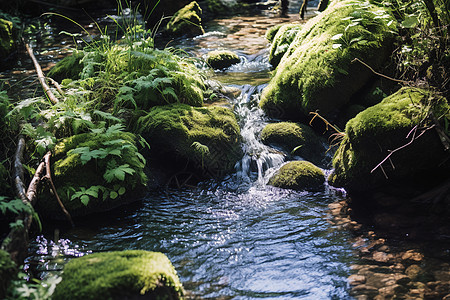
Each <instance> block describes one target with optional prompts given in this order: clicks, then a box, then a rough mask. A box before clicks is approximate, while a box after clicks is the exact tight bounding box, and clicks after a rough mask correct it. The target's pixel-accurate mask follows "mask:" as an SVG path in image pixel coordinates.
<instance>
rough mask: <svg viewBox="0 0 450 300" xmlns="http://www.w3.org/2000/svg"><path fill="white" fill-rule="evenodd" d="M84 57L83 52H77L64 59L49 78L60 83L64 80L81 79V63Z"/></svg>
mask: <svg viewBox="0 0 450 300" xmlns="http://www.w3.org/2000/svg"><path fill="white" fill-rule="evenodd" d="M83 57H84V52H83V51H75V52H73V53H72V54H71V55H69V56H66V57H64V58H63V59H61V60H60V61H58V62H57V63H56V65H55V66H54V67H53V68H51V69H50V71H49V72H48V77H50V78H52V79H54V80H56V81H58V82H61V81H63V80H64V79H74V80H76V79H79V78H80V74H81V72H82V71H83V64H82V63H81V62H80V61H81V60H82V59H83Z"/></svg>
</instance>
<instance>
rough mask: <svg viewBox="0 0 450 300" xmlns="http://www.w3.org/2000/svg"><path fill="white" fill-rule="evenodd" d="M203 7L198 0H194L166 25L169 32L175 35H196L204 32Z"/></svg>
mask: <svg viewBox="0 0 450 300" xmlns="http://www.w3.org/2000/svg"><path fill="white" fill-rule="evenodd" d="M201 14H202V9H201V8H200V6H199V5H198V3H197V2H196V1H192V2H191V3H189V4H188V5H186V6H185V7H183V8H182V9H180V10H179V11H178V12H176V13H175V15H174V16H173V17H172V19H170V21H169V23H168V24H167V26H166V31H167V33H168V34H170V35H173V36H184V35H187V36H196V35H201V34H204V33H205V31H204V30H203V27H202V19H201V18H200V16H201Z"/></svg>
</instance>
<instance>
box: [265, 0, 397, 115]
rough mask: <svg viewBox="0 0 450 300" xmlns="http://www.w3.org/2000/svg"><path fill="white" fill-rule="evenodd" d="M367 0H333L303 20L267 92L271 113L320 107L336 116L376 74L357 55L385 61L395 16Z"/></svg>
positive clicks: (372, 61)
mask: <svg viewBox="0 0 450 300" xmlns="http://www.w3.org/2000/svg"><path fill="white" fill-rule="evenodd" d="M366 3H367V2H363V1H354V0H344V1H333V2H332V3H331V4H330V6H329V7H328V8H327V9H326V10H325V11H324V12H323V13H322V14H320V15H318V16H316V17H314V18H313V19H311V20H309V21H308V22H307V23H306V24H305V25H303V26H302V28H301V29H300V30H299V31H298V33H297V34H296V36H295V38H294V40H293V42H292V43H291V44H290V46H289V48H288V49H287V50H286V51H285V53H284V55H283V57H282V58H281V60H280V63H279V64H278V66H277V69H276V70H275V75H274V77H273V78H272V79H271V81H270V82H269V85H268V86H267V87H266V88H265V89H264V90H263V92H262V95H261V101H260V106H261V108H262V109H263V110H264V111H265V112H266V113H267V114H268V115H269V116H272V117H276V118H282V119H291V120H301V119H308V118H309V113H310V112H315V111H318V112H319V113H320V114H321V115H322V116H325V117H328V118H331V117H333V115H334V114H335V113H336V112H338V111H339V109H341V108H342V107H343V106H344V105H346V104H347V103H349V101H350V100H351V99H352V96H354V95H356V93H357V92H358V91H360V90H361V89H362V88H363V87H364V86H365V85H366V84H367V83H368V82H369V81H370V80H371V79H372V76H373V73H372V72H371V71H370V69H368V68H367V67H365V66H363V65H362V64H360V63H358V62H352V61H353V60H354V59H355V58H359V59H360V60H362V61H364V62H365V63H367V64H368V65H370V66H371V67H374V68H375V69H377V68H379V67H380V66H382V65H383V63H385V61H386V59H387V58H388V57H389V55H390V52H391V51H390V50H391V46H392V41H393V33H392V32H393V29H394V28H395V20H394V18H393V17H392V16H390V15H389V14H388V12H387V11H386V10H385V9H384V8H382V7H379V6H376V5H373V4H370V5H366ZM381 16H383V17H381ZM380 17H381V18H380ZM358 20H359V21H358ZM391 21H392V22H391ZM280 34H281V33H280Z"/></svg>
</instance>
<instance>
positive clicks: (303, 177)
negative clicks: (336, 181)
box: [268, 161, 325, 191]
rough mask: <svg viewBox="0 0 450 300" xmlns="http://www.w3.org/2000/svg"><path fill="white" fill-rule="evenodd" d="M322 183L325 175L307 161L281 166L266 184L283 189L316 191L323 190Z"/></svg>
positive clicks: (292, 162)
mask: <svg viewBox="0 0 450 300" xmlns="http://www.w3.org/2000/svg"><path fill="white" fill-rule="evenodd" d="M324 183H325V175H324V173H323V171H322V170H321V169H320V168H318V167H316V166H315V165H313V164H312V163H310V162H308V161H291V162H288V163H287V164H285V165H283V166H282V167H281V168H280V169H279V170H278V172H276V173H275V175H274V176H272V178H270V180H269V183H268V184H270V185H272V186H275V187H279V188H283V189H292V190H308V191H317V190H321V189H323V187H324Z"/></svg>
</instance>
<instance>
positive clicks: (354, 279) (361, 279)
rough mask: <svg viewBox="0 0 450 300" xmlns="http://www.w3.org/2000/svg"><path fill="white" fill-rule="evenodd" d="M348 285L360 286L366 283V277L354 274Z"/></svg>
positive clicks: (350, 277)
mask: <svg viewBox="0 0 450 300" xmlns="http://www.w3.org/2000/svg"><path fill="white" fill-rule="evenodd" d="M348 283H349V284H350V285H360V284H363V283H366V276H363V275H358V274H353V275H350V276H349V277H348Z"/></svg>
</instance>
